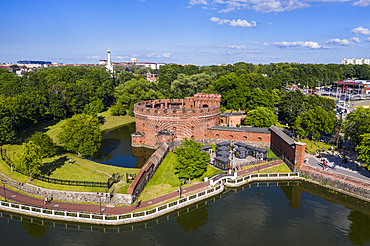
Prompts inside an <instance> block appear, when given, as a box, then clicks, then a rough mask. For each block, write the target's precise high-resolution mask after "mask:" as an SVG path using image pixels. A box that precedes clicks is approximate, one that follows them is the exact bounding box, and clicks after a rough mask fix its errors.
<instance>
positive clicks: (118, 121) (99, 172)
mask: <svg viewBox="0 0 370 246" xmlns="http://www.w3.org/2000/svg"><path fill="white" fill-rule="evenodd" d="M99 116H101V117H103V119H104V124H103V125H102V127H101V129H102V131H105V130H109V129H114V128H117V127H119V126H122V125H125V124H128V123H132V122H134V121H135V118H134V117H131V116H111V115H110V113H109V112H108V111H105V112H102V113H100V114H99ZM64 123H65V120H61V121H44V122H40V123H38V124H37V125H34V126H31V127H29V128H27V129H24V130H23V131H21V132H19V134H18V135H17V140H16V141H14V143H12V144H7V145H3V146H2V147H3V148H4V149H6V150H7V152H8V154H9V155H10V156H11V157H13V155H14V154H15V153H21V152H22V143H23V142H25V141H26V140H27V138H29V137H30V136H31V135H32V134H34V132H37V131H41V132H46V133H47V134H48V135H49V136H50V137H51V138H52V139H53V141H54V142H55V143H56V145H57V146H58V151H57V154H56V155H55V156H53V157H51V158H46V159H44V160H43V162H44V168H43V169H42V175H45V176H49V177H50V178H56V179H65V180H79V181H94V182H107V180H108V178H109V177H110V176H111V175H112V174H113V173H119V174H121V175H123V174H125V173H126V172H129V173H138V172H139V171H140V169H135V168H121V167H115V166H109V165H104V164H99V163H96V162H94V161H90V160H87V159H83V158H79V157H78V155H76V154H74V153H70V152H66V151H65V150H64V149H63V148H62V147H61V145H60V143H59V141H58V138H57V136H58V134H59V132H60V131H61V130H62V128H61V126H62V125H63V124H64ZM69 158H71V159H72V160H73V164H72V165H70V164H69V161H68V160H69ZM0 172H2V173H4V174H5V175H7V176H8V177H10V178H12V179H15V180H17V181H19V182H22V183H30V182H29V177H27V176H24V175H22V174H19V173H17V172H11V169H10V167H9V166H8V165H6V164H5V163H4V162H3V161H2V160H0ZM31 183H32V184H33V185H37V186H40V187H44V188H49V189H58V190H73V191H91V192H105V191H106V190H105V188H95V187H80V186H65V185H56V184H51V183H46V182H42V181H39V180H33V181H32V182H31Z"/></svg>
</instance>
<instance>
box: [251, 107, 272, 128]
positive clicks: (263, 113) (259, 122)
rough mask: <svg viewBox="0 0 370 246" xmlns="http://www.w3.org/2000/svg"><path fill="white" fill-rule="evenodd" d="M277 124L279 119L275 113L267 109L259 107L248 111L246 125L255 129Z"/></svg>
mask: <svg viewBox="0 0 370 246" xmlns="http://www.w3.org/2000/svg"><path fill="white" fill-rule="evenodd" d="M277 122H278V118H277V115H276V114H275V111H273V110H271V109H269V108H265V107H258V108H256V109H254V110H251V111H248V113H247V116H246V117H245V121H244V124H245V125H248V126H255V127H270V126H272V125H276V123H277Z"/></svg>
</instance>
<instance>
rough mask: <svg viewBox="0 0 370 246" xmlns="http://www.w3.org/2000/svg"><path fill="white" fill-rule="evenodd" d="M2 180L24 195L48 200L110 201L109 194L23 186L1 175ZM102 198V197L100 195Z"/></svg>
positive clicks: (27, 184)
mask: <svg viewBox="0 0 370 246" xmlns="http://www.w3.org/2000/svg"><path fill="white" fill-rule="evenodd" d="M0 177H1V179H2V180H6V185H9V186H11V187H13V188H15V189H17V190H20V191H22V192H24V193H27V194H30V195H33V196H38V197H47V198H48V199H51V198H52V199H54V200H61V201H69V202H92V203H99V202H100V201H101V202H102V203H108V202H109V201H110V194H109V193H99V194H97V193H96V192H78V191H62V190H51V189H46V188H42V187H38V186H35V185H32V184H29V183H26V184H23V183H20V182H18V181H15V180H13V179H11V178H9V177H7V176H6V175H4V174H1V176H0ZM101 194H102V196H101V197H100V195H101Z"/></svg>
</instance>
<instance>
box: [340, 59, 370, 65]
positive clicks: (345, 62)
mask: <svg viewBox="0 0 370 246" xmlns="http://www.w3.org/2000/svg"><path fill="white" fill-rule="evenodd" d="M342 64H343V65H349V64H353V65H364V64H366V65H370V59H364V58H360V59H356V58H352V59H347V58H343V59H342Z"/></svg>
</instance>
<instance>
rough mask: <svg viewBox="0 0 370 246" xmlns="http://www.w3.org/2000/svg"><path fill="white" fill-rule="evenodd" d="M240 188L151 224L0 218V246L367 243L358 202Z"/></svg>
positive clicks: (369, 234) (288, 189)
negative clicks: (80, 222)
mask: <svg viewBox="0 0 370 246" xmlns="http://www.w3.org/2000/svg"><path fill="white" fill-rule="evenodd" d="M253 185H254V186H256V185H257V183H254V184H253ZM259 185H261V186H266V183H259ZM244 188H245V189H244V190H243V188H239V189H229V190H227V191H225V192H223V193H222V194H221V195H219V196H216V197H213V198H210V199H209V200H208V201H207V204H206V203H205V202H204V201H203V202H200V203H198V204H196V205H191V206H189V207H188V208H184V209H181V210H179V211H178V212H175V213H172V214H169V215H168V216H163V217H160V218H158V220H152V221H149V222H147V223H141V224H134V225H122V226H119V227H102V226H97V225H91V226H89V225H82V224H81V225H78V224H70V223H69V224H65V223H64V222H57V221H47V220H44V221H43V220H41V219H35V218H34V219H32V220H31V218H29V217H20V216H19V215H12V218H10V215H9V214H6V213H5V214H4V213H2V214H1V217H0V238H1V239H0V242H1V245H22V246H23V245H37V246H40V245H53V246H58V245H186V246H189V245H223V246H224V245H310V246H312V245H315V246H317V245H325V246H328V245H370V207H369V204H368V203H366V202H364V201H361V200H357V199H354V198H351V197H348V196H344V195H342V194H337V193H335V192H331V191H329V190H327V189H325V188H322V187H319V186H315V185H312V184H309V183H306V182H294V183H292V182H290V185H287V184H286V183H280V184H279V186H272V187H250V188H249V187H244ZM21 220H22V221H21Z"/></svg>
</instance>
